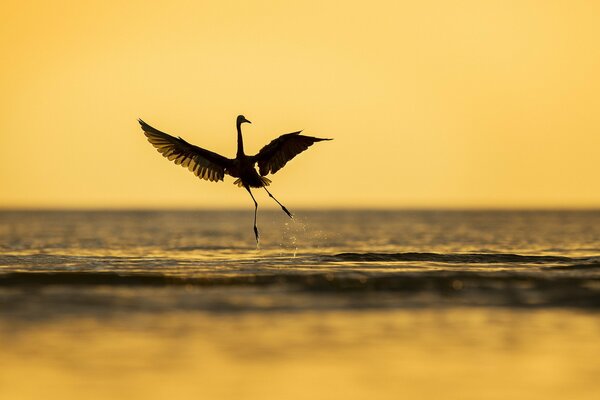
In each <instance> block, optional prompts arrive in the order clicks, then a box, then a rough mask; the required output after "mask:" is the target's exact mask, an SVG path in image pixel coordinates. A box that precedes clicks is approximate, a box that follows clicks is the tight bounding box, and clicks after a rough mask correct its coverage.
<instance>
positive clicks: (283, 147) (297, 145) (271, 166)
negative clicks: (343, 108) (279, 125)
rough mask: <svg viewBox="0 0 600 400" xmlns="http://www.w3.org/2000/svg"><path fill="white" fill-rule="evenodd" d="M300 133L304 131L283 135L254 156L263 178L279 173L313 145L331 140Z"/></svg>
mask: <svg viewBox="0 0 600 400" xmlns="http://www.w3.org/2000/svg"><path fill="white" fill-rule="evenodd" d="M300 132H302V131H298V132H292V133H287V134H285V135H281V136H279V137H278V138H277V139H274V140H273V141H272V142H271V143H269V144H268V145H266V146H265V147H263V148H262V149H260V151H259V152H258V154H257V155H255V156H254V161H256V162H257V163H258V169H259V171H260V174H261V175H262V176H265V175H267V174H269V173H271V174H274V173H275V172H277V171H279V170H280V169H281V168H283V166H284V165H285V164H287V162H288V161H290V160H291V159H292V158H294V157H296V156H297V155H298V154H300V153H302V152H303V151H304V150H306V149H308V148H309V147H310V146H312V144H313V143H315V142H321V141H323V140H331V139H321V138H316V137H312V136H304V135H300Z"/></svg>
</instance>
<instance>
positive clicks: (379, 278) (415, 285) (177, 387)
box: [0, 210, 600, 399]
mask: <svg viewBox="0 0 600 400" xmlns="http://www.w3.org/2000/svg"><path fill="white" fill-rule="evenodd" d="M295 214H296V217H295V219H294V220H290V219H289V218H287V216H285V214H283V213H282V212H281V211H280V210H277V211H275V210H267V211H265V210H259V216H258V226H259V229H260V232H261V241H260V244H259V246H257V245H256V242H255V240H254V234H253V232H252V217H253V212H252V210H249V211H197V212H196V211H3V212H0V398H2V399H4V398H6V399H39V398H45V399H54V398H56V399H70V398H76V399H78V398H86V399H106V398H111V399H121V398H127V399H138V398H139V399H163V398H207V399H221V398H222V399H230V398H231V399H233V398H235V399H239V398H244V399H270V398H272V399H283V398H285V399H305V398H306V399H308V398H310V399H320V398H322V399H338V398H339V399H364V398H374V399H378V398H381V399H397V398H399V397H400V396H405V397H406V396H408V398H422V399H429V398H431V399H438V398H442V397H443V398H446V399H481V398H485V399H506V398H523V399H538V398H539V399H564V398H574V399H598V398H600V383H598V379H597V377H598V376H600V361H599V360H600V312H599V311H600V211H598V210H597V211H350V210H349V211H327V210H323V211H302V210H297V211H296V213H295Z"/></svg>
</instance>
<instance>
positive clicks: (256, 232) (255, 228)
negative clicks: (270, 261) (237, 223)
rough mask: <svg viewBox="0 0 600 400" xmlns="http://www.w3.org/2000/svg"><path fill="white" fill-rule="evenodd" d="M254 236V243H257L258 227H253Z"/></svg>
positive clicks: (258, 236)
mask: <svg viewBox="0 0 600 400" xmlns="http://www.w3.org/2000/svg"><path fill="white" fill-rule="evenodd" d="M254 236H255V237H256V245H258V240H259V239H260V235H259V234H258V228H257V227H256V226H255V227H254Z"/></svg>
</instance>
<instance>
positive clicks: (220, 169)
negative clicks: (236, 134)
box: [139, 119, 232, 182]
mask: <svg viewBox="0 0 600 400" xmlns="http://www.w3.org/2000/svg"><path fill="white" fill-rule="evenodd" d="M139 123H140V125H141V126H142V130H143V131H144V134H145V135H146V137H147V138H148V141H149V142H150V144H152V146H154V147H155V148H156V150H157V151H158V152H159V153H160V154H162V155H163V156H164V157H165V158H167V159H168V160H169V161H173V162H174V163H175V164H177V165H181V166H182V167H185V168H187V169H188V170H190V171H191V172H193V173H194V175H196V176H197V177H198V178H200V179H206V180H207V181H211V182H212V181H215V182H216V181H222V180H223V177H224V176H225V172H226V170H227V169H228V168H230V166H231V163H232V160H230V159H228V158H226V157H223V156H222V155H220V154H217V153H213V152H212V151H209V150H206V149H203V148H201V147H198V146H194V145H193V144H190V143H188V142H186V141H185V140H184V139H182V138H180V137H179V138H176V137H174V136H171V135H169V134H167V133H164V132H161V131H159V130H158V129H156V128H153V127H151V126H150V125H148V124H147V123H145V122H144V121H142V120H141V119H140V120H139Z"/></svg>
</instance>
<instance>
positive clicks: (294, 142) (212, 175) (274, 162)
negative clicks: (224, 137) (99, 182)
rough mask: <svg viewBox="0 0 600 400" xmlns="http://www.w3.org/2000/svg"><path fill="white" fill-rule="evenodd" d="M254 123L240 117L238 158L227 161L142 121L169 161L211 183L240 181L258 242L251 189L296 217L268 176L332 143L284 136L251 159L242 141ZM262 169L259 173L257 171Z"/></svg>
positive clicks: (218, 155)
mask: <svg viewBox="0 0 600 400" xmlns="http://www.w3.org/2000/svg"><path fill="white" fill-rule="evenodd" d="M244 122H247V123H250V121H248V120H247V119H246V118H245V117H244V116H243V115H239V116H238V117H237V122H236V127H237V154H236V157H235V158H233V159H230V158H226V157H223V156H221V155H220V154H217V153H213V152H212V151H209V150H206V149H203V148H201V147H198V146H194V145H193V144H190V143H188V142H186V141H185V140H184V139H182V138H181V137H174V136H171V135H169V134H167V133H164V132H161V131H159V130H158V129H155V128H153V127H151V126H150V125H148V124H147V123H145V122H144V121H142V120H141V119H140V120H139V123H140V125H141V126H142V130H143V131H144V134H145V135H146V137H147V138H148V141H149V142H150V143H151V144H152V145H153V146H154V147H156V149H157V150H158V151H159V152H160V153H161V154H162V155H163V156H164V157H166V158H168V159H169V160H171V161H174V162H175V164H178V165H182V166H184V167H186V168H188V169H189V170H190V171H191V172H193V173H194V174H195V175H196V176H197V177H199V178H201V179H205V180H208V181H222V180H223V178H224V176H225V174H227V175H230V176H232V177H234V178H237V180H236V181H235V182H234V184H237V185H238V186H240V187H244V188H245V189H246V190H247V191H248V193H250V196H251V197H252V200H253V201H254V234H255V236H256V241H257V242H258V229H257V227H256V211H257V209H258V203H257V202H256V200H255V199H254V196H253V195H252V191H251V190H250V188H264V189H265V190H266V191H267V193H268V194H269V197H271V198H272V199H273V200H275V201H276V202H277V204H279V205H280V206H281V208H282V209H283V211H285V213H286V214H287V215H289V216H290V217H292V214H291V213H290V212H289V211H288V210H287V209H286V208H285V207H284V206H283V205H282V204H281V203H280V202H279V201H278V200H277V199H276V198H275V197H274V196H273V195H272V194H271V193H270V192H269V190H268V189H267V188H266V187H267V186H268V185H269V184H270V183H271V181H270V180H269V179H268V178H266V177H265V176H266V175H268V174H269V173H271V174H274V173H275V172H277V171H279V170H280V169H281V168H283V166H284V165H285V164H286V163H287V162H288V161H289V160H291V159H292V158H294V157H295V156H296V155H298V154H300V153H301V152H303V151H304V150H306V149H307V148H308V147H309V146H311V145H312V144H313V143H315V142H320V141H323V140H331V139H321V138H316V137H311V136H304V135H300V131H298V132H292V133H288V134H285V135H281V136H280V137H278V138H277V139H274V140H273V141H271V143H269V144H268V145H266V146H265V147H263V148H262V149H261V150H260V151H259V152H258V153H257V154H256V155H254V156H248V155H246V154H245V153H244V141H243V138H242V123H244ZM255 165H258V171H257V170H256V168H255Z"/></svg>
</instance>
